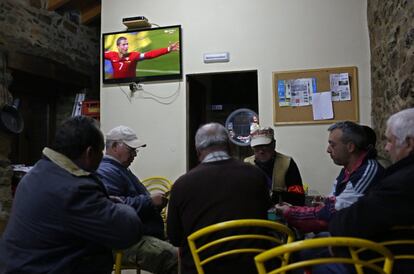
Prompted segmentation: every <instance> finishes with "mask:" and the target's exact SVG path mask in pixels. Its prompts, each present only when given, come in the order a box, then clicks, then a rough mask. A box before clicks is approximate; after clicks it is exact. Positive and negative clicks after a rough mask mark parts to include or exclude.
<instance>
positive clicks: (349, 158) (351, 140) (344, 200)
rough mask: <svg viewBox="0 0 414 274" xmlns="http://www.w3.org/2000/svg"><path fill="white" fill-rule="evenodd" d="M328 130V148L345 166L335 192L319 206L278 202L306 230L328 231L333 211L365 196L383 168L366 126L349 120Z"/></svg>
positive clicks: (288, 217) (281, 210)
mask: <svg viewBox="0 0 414 274" xmlns="http://www.w3.org/2000/svg"><path fill="white" fill-rule="evenodd" d="M328 131H329V141H328V143H329V145H328V148H327V152H328V153H329V154H330V156H331V158H332V160H333V162H334V163H335V164H337V165H341V166H343V168H342V170H341V172H340V173H339V175H338V177H337V178H336V180H335V182H334V185H333V191H332V193H331V194H330V195H329V197H328V198H326V199H325V200H324V203H322V204H321V205H318V206H315V207H307V206H304V207H299V206H289V205H276V211H277V212H279V213H281V214H283V216H284V217H285V219H286V221H287V222H288V223H289V224H291V225H292V226H294V227H296V228H298V229H299V230H300V231H301V232H305V233H306V232H320V231H327V229H328V222H329V220H330V218H331V216H332V214H333V213H334V212H336V211H338V210H341V209H343V208H346V207H349V206H350V205H351V204H353V203H355V202H356V201H357V200H358V199H359V198H360V197H362V196H364V195H365V194H366V193H367V191H368V190H369V189H370V187H371V186H372V185H374V184H375V183H376V182H377V181H378V180H379V179H380V178H381V175H382V172H383V168H382V166H381V165H380V164H379V163H378V162H377V160H375V156H376V154H375V153H374V152H375V151H373V150H372V149H373V148H372V147H371V146H372V145H373V144H372V141H371V142H368V140H367V136H366V134H365V131H364V129H363V127H362V126H360V125H358V124H355V123H353V122H349V121H346V122H338V123H335V124H333V125H331V126H330V127H329V128H328ZM369 143H371V144H369Z"/></svg>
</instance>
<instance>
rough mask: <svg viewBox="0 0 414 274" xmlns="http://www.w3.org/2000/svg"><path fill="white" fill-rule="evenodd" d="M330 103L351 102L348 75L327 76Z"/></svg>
mask: <svg viewBox="0 0 414 274" xmlns="http://www.w3.org/2000/svg"><path fill="white" fill-rule="evenodd" d="M329 80H330V84H331V92H332V101H351V89H350V87H349V74H348V73H335V74H330V75H329Z"/></svg>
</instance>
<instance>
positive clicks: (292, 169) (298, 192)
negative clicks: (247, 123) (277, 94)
mask: <svg viewBox="0 0 414 274" xmlns="http://www.w3.org/2000/svg"><path fill="white" fill-rule="evenodd" d="M250 139H251V140H250V146H251V147H252V150H253V152H254V155H252V156H250V157H247V158H245V159H244V161H245V162H246V163H250V164H252V165H255V166H257V167H258V168H260V169H261V170H262V171H263V172H264V173H265V174H266V175H267V185H268V187H269V190H270V192H271V196H272V201H273V203H274V204H276V203H280V202H282V201H283V202H286V203H289V204H292V205H295V206H303V205H304V203H305V191H304V189H303V184H302V177H301V176H300V172H299V168H298V166H297V164H296V162H295V161H294V160H293V158H292V157H290V156H287V155H285V154H282V153H280V152H278V151H276V150H275V148H276V139H275V134H274V130H273V128H270V127H265V128H257V129H255V130H253V131H252V132H251V133H250Z"/></svg>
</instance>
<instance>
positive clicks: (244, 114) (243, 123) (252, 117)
mask: <svg viewBox="0 0 414 274" xmlns="http://www.w3.org/2000/svg"><path fill="white" fill-rule="evenodd" d="M225 127H226V128H227V130H228V131H229V134H230V140H231V141H232V142H233V143H235V144H236V145H239V146H249V145H250V132H251V131H252V130H253V129H255V128H257V127H259V118H258V116H257V113H256V112H254V111H253V110H251V109H248V108H240V109H236V110H235V111H233V112H232V113H230V115H229V116H228V117H227V119H226V125H225Z"/></svg>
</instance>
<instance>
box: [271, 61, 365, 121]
mask: <svg viewBox="0 0 414 274" xmlns="http://www.w3.org/2000/svg"><path fill="white" fill-rule="evenodd" d="M339 73H348V75H349V87H350V94H351V100H350V101H336V102H332V107H333V114H334V117H333V119H329V120H314V119H313V111H312V106H311V105H308V106H280V105H279V91H278V83H279V80H292V79H302V78H314V79H315V83H316V92H322V91H329V90H330V79H329V76H330V75H331V74H339ZM273 98H274V100H273V106H274V111H273V121H274V124H275V125H289V124H291V125H293V124H332V123H335V122H338V121H343V120H349V121H353V122H358V120H359V105H358V104H359V103H358V71H357V67H337V68H322V69H308V70H297V71H283V72H273Z"/></svg>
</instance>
